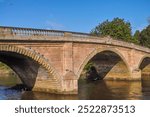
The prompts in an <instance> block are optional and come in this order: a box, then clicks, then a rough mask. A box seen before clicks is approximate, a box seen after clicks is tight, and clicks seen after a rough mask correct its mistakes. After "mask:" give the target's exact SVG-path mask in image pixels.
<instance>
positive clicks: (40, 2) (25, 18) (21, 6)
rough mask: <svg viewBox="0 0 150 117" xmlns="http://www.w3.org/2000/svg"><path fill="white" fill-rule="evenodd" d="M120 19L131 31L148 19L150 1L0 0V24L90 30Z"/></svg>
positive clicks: (80, 30)
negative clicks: (129, 24) (129, 26)
mask: <svg viewBox="0 0 150 117" xmlns="http://www.w3.org/2000/svg"><path fill="white" fill-rule="evenodd" d="M115 17H119V18H123V19H124V20H125V21H128V22H130V23H131V26H132V32H133V33H134V32H135V30H142V29H144V28H145V27H146V26H147V25H148V18H150V0H0V26H14V27H28V28H42V29H52V30H65V31H74V32H85V33H89V32H90V31H91V30H92V29H93V28H94V27H95V26H96V25H98V24H99V23H102V22H103V21H105V20H107V19H108V20H109V21H111V20H112V19H113V18H115Z"/></svg>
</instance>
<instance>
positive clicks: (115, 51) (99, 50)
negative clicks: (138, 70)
mask: <svg viewBox="0 0 150 117" xmlns="http://www.w3.org/2000/svg"><path fill="white" fill-rule="evenodd" d="M106 51H109V52H112V53H115V54H116V55H118V57H120V59H121V60H122V61H123V62H124V63H125V66H126V67H127V70H128V72H129V77H130V76H131V70H130V68H129V65H128V63H127V61H126V59H125V57H124V56H123V55H122V54H121V53H120V52H119V50H117V49H114V48H103V49H101V48H98V49H95V50H93V51H92V52H91V53H90V54H89V55H88V56H87V57H86V58H85V60H84V62H83V63H82V64H81V65H80V68H79V70H78V72H77V75H78V79H79V78H80V75H81V72H82V71H83V69H84V67H85V65H86V64H87V63H88V62H89V61H90V60H91V59H92V58H93V57H94V56H95V55H97V54H98V53H102V52H106Z"/></svg>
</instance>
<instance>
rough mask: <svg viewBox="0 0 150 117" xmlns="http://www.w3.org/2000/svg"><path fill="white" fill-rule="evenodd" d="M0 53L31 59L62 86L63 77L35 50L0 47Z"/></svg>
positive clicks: (7, 46)
mask: <svg viewBox="0 0 150 117" xmlns="http://www.w3.org/2000/svg"><path fill="white" fill-rule="evenodd" d="M0 52H12V53H16V54H20V55H23V56H26V57H29V58H30V59H32V60H34V61H35V62H37V63H38V64H39V65H41V66H42V67H43V68H45V69H46V70H47V71H48V73H49V75H50V76H52V77H51V78H52V80H53V81H56V83H58V86H60V78H61V77H60V75H59V74H58V73H57V72H56V70H55V68H54V67H53V66H52V65H51V64H50V63H49V62H48V60H46V58H44V56H41V55H40V54H39V53H37V52H35V51H34V50H32V49H27V48H23V47H16V46H12V45H0Z"/></svg>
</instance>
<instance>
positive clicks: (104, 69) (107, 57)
mask: <svg viewBox="0 0 150 117" xmlns="http://www.w3.org/2000/svg"><path fill="white" fill-rule="evenodd" d="M149 57H150V49H148V48H145V47H141V46H138V45H134V44H133V43H127V42H123V41H119V40H114V39H112V38H110V37H103V38H102V37H93V36H90V35H89V34H85V33H76V32H65V31H54V30H42V29H30V28H15V27H0V61H1V62H3V63H5V64H7V65H8V66H9V67H11V68H12V69H13V70H14V71H15V72H16V74H17V75H18V76H19V77H20V79H21V80H22V82H23V83H24V84H25V85H26V86H27V87H28V88H29V89H32V90H34V91H43V92H51V93H62V94H68V93H69V94H71V93H77V92H78V79H79V77H80V75H81V73H82V71H83V69H84V67H85V65H86V64H87V63H88V62H89V61H92V62H94V64H95V66H96V68H97V71H98V72H99V74H100V75H101V76H102V77H103V78H105V79H118V80H140V79H141V75H149V63H150V59H149Z"/></svg>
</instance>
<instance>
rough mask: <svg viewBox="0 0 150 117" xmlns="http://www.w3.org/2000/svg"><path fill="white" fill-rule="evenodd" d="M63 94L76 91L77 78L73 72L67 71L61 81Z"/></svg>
mask: <svg viewBox="0 0 150 117" xmlns="http://www.w3.org/2000/svg"><path fill="white" fill-rule="evenodd" d="M62 93H63V94H77V93H78V79H77V76H76V75H75V74H74V73H73V72H71V71H70V72H67V73H66V75H65V76H64V79H63V81H62Z"/></svg>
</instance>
